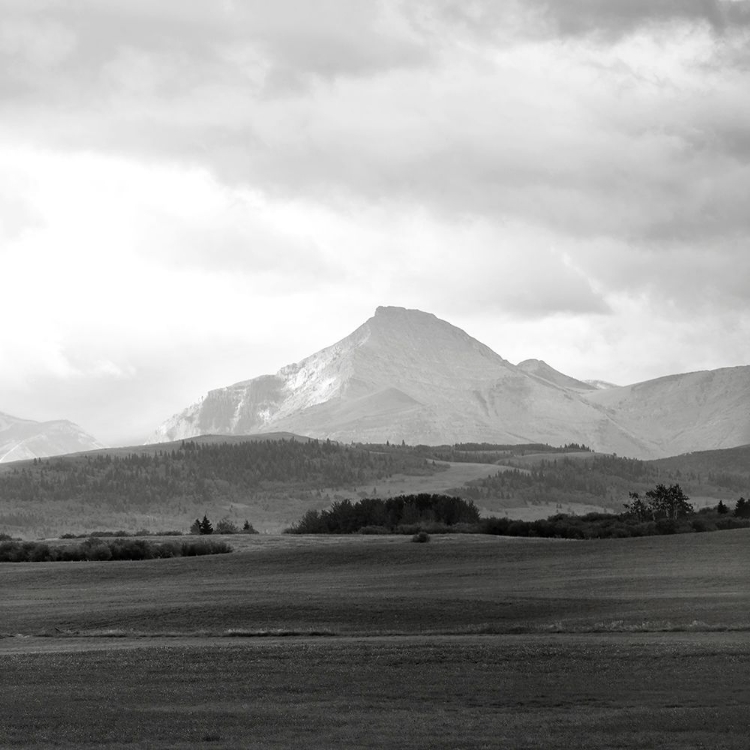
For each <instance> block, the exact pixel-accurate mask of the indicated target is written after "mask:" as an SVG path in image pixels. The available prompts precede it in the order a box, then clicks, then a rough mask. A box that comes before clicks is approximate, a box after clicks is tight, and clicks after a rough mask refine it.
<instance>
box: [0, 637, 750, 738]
mask: <svg viewBox="0 0 750 750" xmlns="http://www.w3.org/2000/svg"><path fill="white" fill-rule="evenodd" d="M748 659H750V647H749V646H748V644H747V643H746V641H745V640H744V639H737V638H730V637H727V636H726V635H725V636H722V638H721V639H719V640H713V641H711V642H704V641H700V640H698V641H696V640H695V639H692V640H691V639H688V640H677V641H675V640H673V639H665V638H645V637H643V636H640V637H639V638H638V639H636V640H630V641H627V642H622V641H620V642H614V643H613V642H612V641H611V636H608V637H601V636H600V637H589V638H580V637H578V638H575V637H574V638H570V637H569V638H563V637H560V636H544V637H530V636H525V637H521V638H519V637H512V636H506V637H495V638H479V637H472V638H468V639H464V640H456V639H449V638H418V639H414V638H410V639H407V640H405V641H403V642H392V641H388V640H370V641H367V640H364V641H363V640H361V639H348V640H344V641H338V640H325V639H323V640H321V639H317V640H314V641H310V640H304V641H301V642H297V641H289V640H287V641H267V640H264V641H254V642H252V645H244V644H243V645H238V644H237V642H236V641H233V640H228V641H225V642H224V644H223V645H214V644H212V643H209V644H206V645H205V646H200V645H199V646H195V645H181V644H174V645H169V646H165V645H163V644H159V645H155V644H152V645H145V646H136V647H131V648H128V649H119V650H118V649H112V650H107V649H101V648H96V649H92V650H85V651H80V652H77V653H65V652H48V653H34V654H30V653H19V654H14V655H10V656H6V657H4V658H3V676H4V681H5V685H6V686H10V687H9V688H6V689H4V690H3V692H2V694H1V695H0V706H1V707H2V709H3V717H4V721H3V722H2V724H0V745H2V746H3V747H14V746H23V747H47V746H52V745H54V746H55V747H81V746H85V745H87V744H91V745H94V746H96V747H111V748H115V747H117V748H121V747H170V748H188V747H200V746H202V745H203V743H209V742H210V743H213V744H212V746H215V747H222V748H240V747H253V748H286V747H305V748H313V749H314V748H351V747H358V748H383V747H393V748H396V747H398V748H425V747H430V748H445V749H446V750H447V749H449V748H451V749H452V748H457V747H461V748H514V749H517V750H524V749H529V750H530V749H531V748H572V747H575V748H581V749H583V750H586V749H593V748H644V747H653V748H656V747H658V748H665V749H669V748H673V749H674V748H681V749H682V748H699V747H711V748H717V750H721V749H722V748H724V749H729V748H736V749H737V750H739V749H740V748H742V750H745V748H746V747H747V737H748V735H750V714H749V713H748V712H747V710H746V708H747V705H748V703H750V687H748V683H747V680H746V669H747V663H748ZM114 675H117V679H113V676H114ZM209 675H210V676H211V677H210V678H209V677H208V676H209ZM60 685H65V690H60V687H59V686H60Z"/></svg>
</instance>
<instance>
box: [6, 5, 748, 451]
mask: <svg viewBox="0 0 750 750" xmlns="http://www.w3.org/2000/svg"><path fill="white" fill-rule="evenodd" d="M0 19H1V20H0V323H1V327H0V411H3V412H6V413H10V414H13V415H15V416H19V417H26V418H30V419H40V420H44V419H54V418H67V419H71V420H73V421H75V422H77V423H79V424H80V425H81V426H82V427H83V428H84V429H86V430H88V431H90V432H91V433H93V434H94V435H95V436H96V437H98V438H99V439H100V440H102V441H105V442H109V443H116V442H120V441H132V440H135V439H140V438H142V437H144V436H145V435H147V434H148V433H150V432H151V431H152V430H153V429H154V428H155V427H156V426H157V425H158V424H159V423H160V422H161V421H163V420H164V419H165V418H167V417H169V416H170V415H171V414H173V413H174V412H176V411H179V410H180V409H182V408H183V407H185V406H187V405H188V404H189V403H191V402H193V401H195V400H197V399H198V398H199V397H200V396H201V395H202V394H203V393H205V392H206V391H208V390H209V389H211V388H216V387H221V386H224V385H229V384H231V383H233V382H236V381H238V380H244V379H248V378H251V377H255V376H257V375H261V374H264V373H268V372H275V371H276V370H278V369H279V368H280V367H281V366H283V365H285V364H288V363H289V362H293V361H297V360H299V359H301V358H303V357H304V356H307V355H308V354H312V353H313V352H315V351H317V350H318V349H320V348H322V347H324V346H326V345H329V344H332V343H333V342H335V341H337V340H338V339H340V338H343V337H344V336H345V335H347V334H349V333H350V332H351V331H352V330H354V329H355V328H356V327H357V326H359V325H360V324H361V323H362V322H364V321H365V320H366V319H367V318H368V317H370V316H371V315H372V314H373V312H374V310H375V307H376V306H378V305H401V306H405V307H412V308H419V309H421V310H426V311H429V312H433V313H435V314H436V315H438V316H439V317H441V318H444V319H446V320H448V321H450V322H451V323H453V324H455V325H457V326H459V327H461V328H463V329H464V330H466V331H467V332H468V333H470V334H471V335H473V336H475V337H476V338H478V339H480V340H481V341H482V342H484V343H486V344H487V345H489V346H490V347H492V348H493V349H494V350H495V351H496V352H498V353H499V354H500V355H502V356H503V357H505V358H506V359H509V360H510V361H511V362H519V361H520V360H523V359H526V358H530V357H534V358H540V359H544V360H546V361H547V362H548V363H549V364H551V365H552V366H554V367H556V368H557V369H559V370H562V371H563V372H566V373H568V374H570V375H573V376H575V377H579V378H601V379H604V380H609V381H614V382H616V383H620V384H625V383H630V382H636V381H640V380H646V379H649V378H652V377H657V376H660V375H665V374H670V373H675V372H686V371H691V370H698V369H713V368H718V367H725V366H734V365H747V364H750V307H749V305H748V300H749V299H750V243H749V242H748V239H749V238H750V93H749V92H750V1H748V0H731V1H730V0H723V1H721V0H476V1H475V0H424V1H423V0H400V1H399V0H383V2H378V1H377V0H223V1H222V0H158V1H157V0H0Z"/></svg>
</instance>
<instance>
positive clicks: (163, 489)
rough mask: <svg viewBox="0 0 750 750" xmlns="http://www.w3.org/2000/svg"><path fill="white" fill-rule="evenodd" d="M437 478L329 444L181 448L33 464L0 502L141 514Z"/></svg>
mask: <svg viewBox="0 0 750 750" xmlns="http://www.w3.org/2000/svg"><path fill="white" fill-rule="evenodd" d="M437 470H438V467H437V466H435V465H433V463H432V462H429V461H427V460H426V459H425V458H424V457H421V456H419V455H417V454H415V453H413V452H411V451H398V452H382V453H381V452H376V451H372V450H366V449H364V448H361V447H354V446H344V445H340V444H338V443H332V442H330V441H317V440H310V441H307V442H300V441H297V440H262V441H261V440H256V441H246V442H234V443H223V442H222V443H201V442H195V441H184V442H182V443H180V444H178V445H177V447H172V449H171V450H169V449H166V450H159V449H155V450H152V451H149V452H132V453H127V454H124V455H123V454H122V453H119V454H118V453H115V454H114V455H113V454H112V453H109V452H106V451H104V452H102V451H99V452H96V453H88V454H82V455H73V456H64V457H57V458H49V459H34V461H32V462H25V463H24V465H23V466H20V467H15V468H11V469H9V470H6V471H5V472H3V473H0V501H6V502H7V501H20V502H39V501H42V502H44V501H48V502H49V501H52V502H54V501H66V500H82V501H87V502H97V503H103V504H114V505H117V506H122V505H123V504H124V505H128V506H133V507H145V506H151V505H154V504H159V503H165V502H166V503H168V502H169V501H172V500H188V501H190V500H193V501H200V502H211V501H212V500H214V499H222V500H226V499H231V498H232V497H235V496H236V497H243V498H244V497H246V496H247V493H249V492H252V491H255V490H259V489H273V488H274V487H276V486H282V485H283V487H284V488H285V489H287V490H288V489H293V488H295V487H298V488H300V489H305V490H315V489H324V488H331V489H334V490H335V489H337V488H343V487H351V486H356V485H360V484H363V483H371V482H375V481H377V480H379V479H382V478H383V477H388V476H391V475H392V474H397V473H398V474H412V475H420V474H431V473H434V472H435V471H437Z"/></svg>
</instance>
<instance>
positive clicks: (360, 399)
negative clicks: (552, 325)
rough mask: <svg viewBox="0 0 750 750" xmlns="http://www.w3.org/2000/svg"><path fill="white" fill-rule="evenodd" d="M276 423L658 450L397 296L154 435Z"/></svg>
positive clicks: (167, 437)
mask: <svg viewBox="0 0 750 750" xmlns="http://www.w3.org/2000/svg"><path fill="white" fill-rule="evenodd" d="M571 380H572V379H571ZM576 382H578V381H576ZM268 431H289V432H295V433H301V434H305V435H310V436H312V437H318V438H331V439H335V440H341V441H347V442H348V441H364V442H386V441H387V440H390V441H398V442H401V441H402V440H403V441H405V442H407V443H411V444H416V443H425V444H440V443H451V442H466V441H468V442H471V441H485V442H495V443H532V442H544V443H551V444H554V445H560V444H563V443H568V442H579V443H585V444H586V445H591V446H594V447H597V448H599V449H607V450H612V451H617V452H618V453H620V454H623V455H638V456H647V455H650V454H651V448H650V445H649V443H648V441H642V440H641V439H639V438H638V437H636V436H633V435H631V434H629V433H628V432H627V431H626V430H623V429H622V428H620V427H619V426H618V425H617V424H616V423H615V422H614V421H613V420H612V419H611V418H610V417H609V415H608V414H607V413H606V411H604V410H603V409H601V408H600V407H598V406H594V405H591V404H589V403H587V402H586V401H584V400H583V399H581V398H579V397H578V394H577V393H576V392H575V391H574V390H571V389H569V388H565V387H562V386H560V385H557V384H555V383H551V382H548V381H547V380H544V379H542V378H540V377H537V376H533V375H530V374H529V373H527V372H524V371H523V370H522V369H520V368H518V367H515V366H514V365H512V364H511V363H510V362H508V361H506V360H505V359H503V358H502V357H501V356H500V355H498V354H496V353H495V352H493V351H492V350H491V349H489V348H488V347H487V346H485V345H484V344H482V343H480V342H479V341H477V340H476V339H473V338H472V337H471V336H469V335H468V334H467V333H465V332H464V331H462V330H461V329H459V328H456V327H455V326H453V325H451V324H450V323H447V322H445V321H443V320H440V319H438V318H437V317H435V316H434V315H431V314H429V313H424V312H421V311H419V310H406V309H403V308H398V307H379V308H378V309H377V310H376V312H375V315H374V316H373V317H372V318H370V319H369V320H368V321H366V322H365V323H364V324H363V325H362V326H360V327H359V328H358V329H357V330H356V331H354V333H352V334H351V335H349V336H347V337H346V338H345V339H343V340H341V341H339V342H338V343H337V344H334V345H333V346H331V347H328V348H326V349H323V350H322V351H320V352H317V353H316V354H313V355H312V356H310V357H307V358H306V359H303V360H302V361H301V362H299V363H296V364H291V365H288V366H286V367H284V368H282V369H281V370H279V371H278V372H277V373H276V374H275V375H263V376H261V377H258V378H254V379H252V380H247V381H243V382H241V383H236V384H235V385H232V386H229V387H227V388H220V389H217V390H214V391H211V392H210V393H208V394H207V395H206V396H205V397H204V398H203V399H202V400H201V401H199V402H198V403H196V404H193V405H192V406H190V407H188V408H187V409H185V410H184V411H183V412H181V413H179V414H177V415H175V416H174V417H172V418H171V419H169V420H168V421H167V422H165V423H164V424H163V425H162V426H161V427H160V428H159V429H158V430H157V432H156V434H155V435H154V436H153V437H152V441H153V442H162V441H171V440H179V439H181V438H187V437H192V436H195V435H201V434H209V433H216V434H243V433H253V432H260V433H262V432H268Z"/></svg>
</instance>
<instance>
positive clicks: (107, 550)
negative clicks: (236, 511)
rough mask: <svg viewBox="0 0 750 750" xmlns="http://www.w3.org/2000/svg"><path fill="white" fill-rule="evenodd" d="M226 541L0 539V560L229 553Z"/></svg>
mask: <svg viewBox="0 0 750 750" xmlns="http://www.w3.org/2000/svg"><path fill="white" fill-rule="evenodd" d="M231 551H232V548H231V547H230V546H229V545H228V544H227V543H226V542H218V541H210V540H202V539H201V540H191V541H186V542H183V543H182V544H179V543H176V542H163V543H161V544H155V543H154V542H149V541H147V540H145V539H132V538H131V539H120V538H117V539H113V540H112V541H105V540H103V539H101V538H99V537H89V538H88V539H87V540H86V541H84V542H81V543H80V544H76V545H66V546H64V547H52V546H50V545H48V544H45V543H43V542H0V562H57V561H59V562H72V561H79V560H91V561H102V560H151V559H154V558H167V557H180V556H181V555H187V556H194V555H216V554H222V553H226V552H231Z"/></svg>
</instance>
